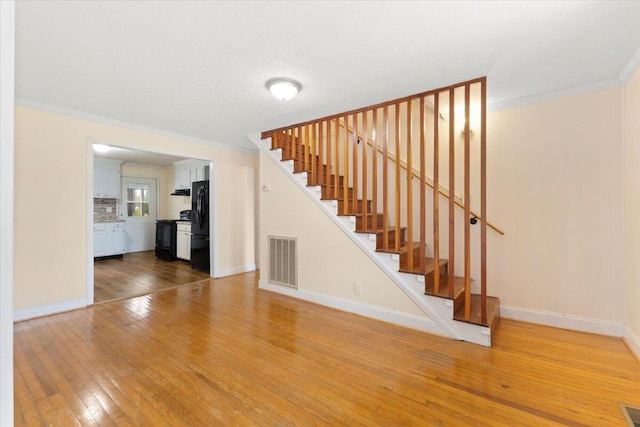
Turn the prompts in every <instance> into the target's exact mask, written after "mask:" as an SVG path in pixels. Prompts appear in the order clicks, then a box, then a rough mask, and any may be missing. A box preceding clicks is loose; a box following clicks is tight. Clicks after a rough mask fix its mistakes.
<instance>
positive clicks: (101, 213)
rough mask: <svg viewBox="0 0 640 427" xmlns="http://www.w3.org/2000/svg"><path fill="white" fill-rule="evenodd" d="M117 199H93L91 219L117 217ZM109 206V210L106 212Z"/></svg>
mask: <svg viewBox="0 0 640 427" xmlns="http://www.w3.org/2000/svg"><path fill="white" fill-rule="evenodd" d="M117 205H118V199H93V220H94V221H96V222H99V221H116V220H117V219H118V212H117V211H118V206H117ZM107 208H111V212H107V210H108V209H107Z"/></svg>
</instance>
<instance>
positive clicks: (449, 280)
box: [262, 77, 503, 346]
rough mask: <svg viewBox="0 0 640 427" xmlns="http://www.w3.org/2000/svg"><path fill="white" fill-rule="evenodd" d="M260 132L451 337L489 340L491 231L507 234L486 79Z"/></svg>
mask: <svg viewBox="0 0 640 427" xmlns="http://www.w3.org/2000/svg"><path fill="white" fill-rule="evenodd" d="M262 140H263V142H262V144H263V151H264V152H265V153H267V154H268V155H269V156H270V157H271V158H273V159H274V160H276V161H279V162H281V166H282V167H283V168H284V169H285V170H287V171H288V172H289V173H290V174H291V175H292V177H293V178H294V179H297V180H298V181H300V182H301V183H302V184H303V185H304V187H305V189H306V191H307V192H308V193H309V195H310V196H311V197H314V198H316V199H319V200H320V201H322V203H324V206H326V207H325V208H324V209H325V211H326V212H328V213H329V214H330V215H331V216H333V218H334V220H335V221H336V223H337V224H339V225H341V226H342V228H343V229H344V230H346V231H347V232H348V233H354V235H353V236H352V237H354V239H357V240H355V241H357V242H358V243H359V244H360V246H361V247H362V248H363V250H366V251H368V252H369V254H370V256H371V257H372V259H373V260H374V261H375V262H376V263H377V264H378V265H379V266H381V267H382V268H383V269H384V270H385V271H386V272H387V274H388V275H389V276H390V277H391V278H392V280H393V281H394V282H395V283H396V284H397V285H398V286H400V287H401V288H402V289H403V290H404V291H405V292H406V293H407V294H408V295H409V296H410V297H411V298H412V299H413V301H414V302H416V304H417V305H418V306H419V307H420V308H422V309H423V311H425V313H426V314H427V315H428V316H429V317H430V318H431V319H432V320H434V322H435V323H436V324H437V325H438V326H439V327H440V329H441V330H442V332H443V333H444V334H445V335H448V336H450V337H451V338H454V339H460V340H465V341H470V342H474V343H477V344H481V345H485V346H490V345H491V338H492V334H493V333H494V332H495V330H496V325H497V322H498V319H499V317H500V304H499V300H498V298H495V297H490V296H488V295H487V286H486V285H487V284H486V277H487V271H486V269H487V265H486V249H487V248H486V246H487V229H488V228H490V229H493V230H494V231H495V232H497V233H500V234H503V233H502V231H501V230H499V229H498V228H497V227H495V226H493V225H492V224H489V223H488V222H487V221H486V78H484V77H483V78H479V79H475V80H471V81H467V82H463V83H459V84H456V85H452V86H448V87H444V88H439V89H436V90H432V91H429V92H425V93H421V94H417V95H413V96H409V97H406V98H402V99H398V100H394V101H390V102H386V103H382V104H378V105H374V106H370V107H366V108H362V109H358V110H353V111H349V112H346V113H341V114H337V115H333V116H329V117H325V118H322V119H319V120H315V121H311V122H307V123H302V124H297V125H293V126H289V127H286V128H280V129H275V130H271V131H267V132H263V133H262ZM472 161H474V162H475V164H472ZM442 171H444V172H442ZM445 173H446V176H445ZM474 173H475V176H474ZM441 175H442V176H441ZM458 184H460V185H458ZM458 189H459V190H460V192H461V193H462V195H457V193H456V190H458ZM472 194H476V195H478V196H477V197H475V198H472ZM471 205H479V207H480V214H477V213H475V212H474V211H472V210H471ZM427 219H428V221H427ZM472 227H473V229H472ZM458 234H459V236H458ZM459 241H461V243H459ZM474 255H475V257H474ZM474 275H476V276H478V277H477V278H475V279H476V280H474V277H473V276H474ZM477 282H479V283H477Z"/></svg>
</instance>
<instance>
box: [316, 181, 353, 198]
mask: <svg viewBox="0 0 640 427" xmlns="http://www.w3.org/2000/svg"><path fill="white" fill-rule="evenodd" d="M340 178H342V177H340ZM307 183H308V181H307ZM310 185H314V184H313V183H311V184H310ZM316 185H322V184H316ZM333 192H334V187H333V186H331V187H326V186H323V187H322V190H321V195H322V198H323V199H333V198H334V194H333ZM343 193H344V187H342V186H339V187H338V194H337V198H338V199H340V198H342V197H343ZM347 197H348V198H349V199H353V188H347Z"/></svg>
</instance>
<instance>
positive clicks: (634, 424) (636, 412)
mask: <svg viewBox="0 0 640 427" xmlns="http://www.w3.org/2000/svg"><path fill="white" fill-rule="evenodd" d="M620 409H622V414H623V415H624V417H625V419H626V420H627V423H628V424H629V427H640V408H634V407H633V406H629V405H623V404H622V403H621V404H620Z"/></svg>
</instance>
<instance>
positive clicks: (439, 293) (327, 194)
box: [271, 141, 500, 335]
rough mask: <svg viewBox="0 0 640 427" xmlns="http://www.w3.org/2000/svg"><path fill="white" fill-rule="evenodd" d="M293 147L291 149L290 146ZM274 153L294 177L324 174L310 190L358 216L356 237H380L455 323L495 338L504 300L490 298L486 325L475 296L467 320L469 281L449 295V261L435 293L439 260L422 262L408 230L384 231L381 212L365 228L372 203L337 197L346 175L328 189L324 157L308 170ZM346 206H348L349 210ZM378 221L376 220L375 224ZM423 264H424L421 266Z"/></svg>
mask: <svg viewBox="0 0 640 427" xmlns="http://www.w3.org/2000/svg"><path fill="white" fill-rule="evenodd" d="M290 147H291V146H290ZM271 149H272V150H275V149H282V161H289V160H291V161H293V164H294V168H293V172H294V173H300V172H307V173H310V172H311V170H312V167H315V168H316V170H318V171H321V173H319V174H317V178H316V179H310V178H309V179H308V180H307V186H309V187H312V186H320V188H321V200H336V201H337V203H338V215H339V216H354V217H355V219H356V222H355V231H356V233H367V234H375V235H376V251H378V252H389V253H395V254H398V255H399V257H400V269H399V271H400V272H402V273H411V274H416V275H422V276H424V294H425V295H429V296H433V297H438V298H444V299H448V300H451V301H453V312H454V315H453V319H454V320H456V321H460V322H467V323H471V324H475V325H481V326H486V327H489V328H491V333H492V335H493V334H494V333H495V331H496V326H497V323H498V321H499V319H500V300H499V298H497V297H491V296H489V297H487V321H485V322H483V321H482V315H481V305H482V304H481V297H480V295H477V294H473V293H471V310H470V312H471V316H470V317H469V318H466V317H465V313H464V294H465V289H466V286H465V278H464V277H458V276H453V294H452V295H450V294H449V281H450V280H451V278H450V276H449V271H448V264H449V263H448V260H446V259H440V260H439V266H440V268H439V275H440V279H439V286H438V289H437V290H436V289H435V277H434V275H435V260H434V259H433V258H425V261H424V263H421V262H420V258H419V257H420V242H411V243H409V242H408V241H407V233H406V232H407V228H406V227H401V228H400V230H399V231H398V230H396V228H395V227H393V226H391V225H389V226H388V227H384V215H383V213H381V212H378V213H376V214H373V213H368V214H367V217H368V220H367V228H366V229H365V228H364V227H363V222H364V221H363V214H362V213H360V212H362V210H363V209H362V206H363V205H364V204H365V203H366V204H367V212H371V205H372V201H371V200H366V201H365V200H363V199H356V200H355V206H356V210H355V211H354V210H353V205H354V200H353V197H354V189H353V188H352V187H346V190H347V195H348V196H347V197H348V199H347V200H346V203H345V201H343V200H341V199H338V198H337V197H335V196H334V194H336V193H335V192H334V191H333V190H334V189H335V190H337V194H343V192H344V190H345V185H344V176H342V175H337V176H336V175H331V176H330V177H329V178H330V180H331V182H332V183H336V182H337V187H336V186H335V185H331V186H327V185H326V182H327V180H326V178H327V176H326V175H327V173H329V172H328V171H327V165H324V164H321V163H320V162H321V159H320V156H318V155H311V154H309V155H308V159H307V166H306V167H305V165H304V162H303V161H302V158H301V156H294V153H293V152H292V151H293V150H292V149H291V148H287V147H284V148H283V147H274V146H273V141H272V146H271ZM345 205H346V206H345ZM374 219H375V220H374ZM385 228H386V236H387V237H386V238H387V242H388V245H387V247H395V241H396V239H399V250H398V251H395V250H393V249H390V250H385V249H384V245H383V241H384V239H385V234H384V233H385ZM409 250H412V251H413V257H412V265H409V256H408V252H409ZM421 264H423V265H422V266H421Z"/></svg>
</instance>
